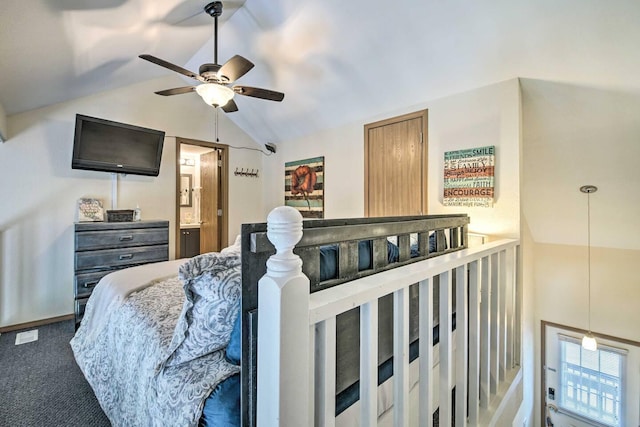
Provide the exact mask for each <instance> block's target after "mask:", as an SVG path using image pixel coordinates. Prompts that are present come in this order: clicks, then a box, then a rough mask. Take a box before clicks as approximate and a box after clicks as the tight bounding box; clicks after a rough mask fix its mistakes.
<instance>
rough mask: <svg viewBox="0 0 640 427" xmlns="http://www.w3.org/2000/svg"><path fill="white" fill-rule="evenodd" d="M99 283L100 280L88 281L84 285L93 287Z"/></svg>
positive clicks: (84, 286)
mask: <svg viewBox="0 0 640 427" xmlns="http://www.w3.org/2000/svg"><path fill="white" fill-rule="evenodd" d="M97 284H98V282H86V283H83V284H82V287H83V288H87V289H88V288H93V287H94V286H95V285H97Z"/></svg>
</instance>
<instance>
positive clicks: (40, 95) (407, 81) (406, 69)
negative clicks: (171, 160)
mask: <svg viewBox="0 0 640 427" xmlns="http://www.w3.org/2000/svg"><path fill="white" fill-rule="evenodd" d="M206 3H207V1H202V0H184V1H180V0H93V1H90V2H89V1H83V0H30V1H3V2H0V105H2V106H3V107H4V109H5V110H6V111H7V114H9V115H11V114H15V113H19V112H22V111H26V110H29V109H33V108H37V107H40V106H44V105H48V104H52V103H56V102H61V101H64V100H68V99H73V98H77V97H80V96H84V95H88V94H91V93H95V92H98V91H104V90H109V89H113V88H116V87H121V86H126V85H129V84H132V83H135V82H139V81H141V80H145V79H150V78H156V77H159V76H166V75H170V74H172V73H171V71H168V70H165V69H163V68H161V67H158V66H155V65H153V64H149V63H148V62H146V61H143V60H141V59H139V58H138V57H137V56H138V54H140V53H149V54H152V55H155V56H158V57H160V58H163V59H166V60H168V61H170V62H173V63H175V64H178V65H182V66H185V67H186V68H188V69H191V70H195V71H197V68H198V66H199V65H200V64H201V63H203V62H211V60H212V57H213V41H212V39H213V20H212V18H211V17H209V16H208V15H206V14H205V13H204V12H203V6H204V5H205V4H206ZM223 3H224V12H223V16H222V19H223V21H225V22H223V23H222V25H221V29H220V33H219V45H220V46H219V49H220V51H219V59H220V62H223V61H225V60H226V59H228V58H230V57H231V56H233V55H234V54H240V55H243V56H245V57H246V58H248V59H250V60H251V61H253V62H254V63H255V64H256V66H255V68H254V69H253V70H251V71H250V72H249V73H248V74H247V75H246V76H244V77H242V78H241V79H240V80H239V81H238V83H239V84H245V85H250V86H258V87H265V88H270V89H275V90H279V91H282V92H285V93H286V97H285V100H284V101H283V102H282V103H281V104H275V103H272V102H268V101H263V100H258V99H251V98H245V97H242V98H241V99H239V100H237V103H238V106H239V108H240V111H239V112H236V113H232V114H230V115H229V117H230V118H231V119H232V120H233V121H234V122H235V123H236V124H238V125H239V126H240V127H241V128H242V129H244V130H245V131H246V132H247V133H248V134H249V135H251V136H252V137H253V138H254V139H256V140H257V141H267V140H269V141H274V142H279V141H286V140H289V139H291V138H294V137H296V136H300V135H303V134H308V133H311V132H314V131H317V130H319V129H324V128H332V127H336V126H339V125H341V124H344V123H348V122H353V121H356V120H359V119H362V118H368V117H371V116H375V115H379V114H383V113H385V112H386V111H393V110H397V109H400V108H406V107H408V106H411V105H414V104H420V103H424V102H425V101H428V100H430V99H435V98H439V97H442V96H446V95H449V94H452V93H457V92H461V91H465V90H469V89H472V88H476V87H480V86H484V85H487V84H491V83H494V82H497V81H502V80H505V79H509V78H513V77H526V78H532V79H540V80H548V81H554V82H561V83H571V84H578V85H582V86H586V87H594V88H610V89H616V90H621V91H629V92H633V93H637V92H638V91H640V49H638V48H637V47H638V46H639V45H640V26H639V25H638V22H640V2H638V1H637V0H618V1H614V2H612V1H601V0H563V1H561V2H559V1H557V0H522V1H513V0H480V1H471V0H450V1H446V2H443V1H435V0H422V1H417V0H398V1H394V2H388V1H382V0H349V1H344V0H246V1H245V0H230V1H224V2H223ZM188 80H189V79H188V78H185V85H187V84H191V83H193V81H188ZM160 89H165V88H164V87H159V88H158V90H160ZM178 96H192V97H194V101H193V102H201V101H199V100H198V97H197V95H194V94H188V95H178ZM160 101H161V99H160V100H159V102H160Z"/></svg>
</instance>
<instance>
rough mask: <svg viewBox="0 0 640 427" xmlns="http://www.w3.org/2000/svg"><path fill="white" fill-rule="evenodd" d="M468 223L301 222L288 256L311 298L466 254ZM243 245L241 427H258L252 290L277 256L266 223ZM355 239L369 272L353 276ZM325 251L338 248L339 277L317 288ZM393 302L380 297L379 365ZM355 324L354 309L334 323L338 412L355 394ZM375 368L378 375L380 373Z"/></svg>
mask: <svg viewBox="0 0 640 427" xmlns="http://www.w3.org/2000/svg"><path fill="white" fill-rule="evenodd" d="M279 209H283V208H279ZM284 209H287V208H284ZM289 209H290V208H289ZM274 212H275V211H274ZM296 213H297V212H296ZM298 215H299V214H298ZM270 217H271V215H270ZM468 224H469V217H468V216H467V215H465V214H459V215H426V216H404V217H387V218H354V219H334V220H311V221H303V222H302V229H303V233H302V238H301V239H300V241H299V242H298V243H297V244H296V245H295V249H294V253H295V254H297V255H298V256H299V257H300V258H301V259H302V271H303V273H304V274H305V275H306V276H307V277H308V279H309V291H310V293H315V292H319V291H322V290H326V289H329V288H333V287H336V286H348V283H347V282H350V281H353V280H356V279H360V278H364V277H367V276H371V275H373V274H378V273H380V272H383V271H387V270H391V269H395V268H398V267H402V266H406V265H408V264H411V263H416V262H420V261H424V260H426V259H430V258H435V257H439V256H442V255H446V254H449V253H452V252H456V251H460V250H462V249H465V248H467V225H468ZM431 233H435V236H436V237H435V238H436V245H435V246H436V250H435V252H429V251H428V249H429V235H430V234H431ZM412 234H417V237H418V256H414V257H413V258H412V257H411V248H410V237H411V235H412ZM390 236H394V237H396V238H397V243H398V245H397V246H398V249H399V260H398V262H394V263H389V262H388V258H387V237H390ZM241 239H242V311H241V315H242V372H241V375H242V387H241V397H242V425H243V426H245V427H247V426H252V427H253V426H256V413H257V408H256V402H257V378H258V375H257V373H258V370H257V360H258V359H257V342H258V341H257V337H258V289H257V286H256V284H257V283H258V281H259V279H260V278H261V277H263V276H264V275H265V273H266V271H267V268H266V264H267V260H268V259H269V257H271V256H272V255H273V254H275V252H276V250H275V248H274V245H273V244H272V243H271V242H270V241H269V238H268V237H267V223H260V224H244V225H243V226H242V236H241ZM359 241H371V242H372V253H371V257H372V264H373V265H372V266H373V268H371V269H369V270H365V271H358V242H359ZM325 245H338V248H339V249H338V254H339V256H338V259H339V262H338V263H337V264H338V276H337V277H336V278H334V279H330V280H327V281H324V282H321V281H320V247H321V246H325ZM412 300H413V302H415V304H414V305H415V309H414V310H413V313H412V314H413V316H414V317H417V314H418V313H417V296H415V295H414V297H413V298H412ZM391 304H393V301H392V299H391V295H389V296H388V297H385V298H382V299H380V303H379V307H380V310H379V313H380V319H379V322H380V325H381V327H380V330H379V345H378V348H379V352H380V355H381V360H382V361H388V360H389V359H390V358H391V355H392V354H393V337H392V333H391V332H392V331H391V330H392V329H393V318H392V311H393V310H392V306H391ZM358 318H359V311H358V309H357V308H356V309H354V310H351V311H347V312H345V313H343V314H341V315H339V316H338V317H337V320H336V358H337V360H336V371H337V379H338V390H337V393H336V394H337V395H338V406H340V399H341V396H340V392H343V394H344V393H346V392H347V389H349V387H351V388H353V387H354V385H355V387H356V389H357V387H358V385H357V379H358V377H359V374H358V372H359V359H358V352H357V347H356V351H353V350H354V345H357V341H358V337H359V326H358V323H359V322H358ZM414 341H415V340H414ZM354 343H355V344H354ZM350 350H351V351H350ZM378 369H379V370H380V367H378ZM356 398H357V396H356ZM342 406H344V404H343V405H342ZM338 411H339V409H336V412H338Z"/></svg>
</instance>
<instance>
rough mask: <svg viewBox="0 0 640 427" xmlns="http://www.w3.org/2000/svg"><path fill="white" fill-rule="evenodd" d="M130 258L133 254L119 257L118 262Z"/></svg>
mask: <svg viewBox="0 0 640 427" xmlns="http://www.w3.org/2000/svg"><path fill="white" fill-rule="evenodd" d="M131 258H133V254H125V255H120V260H124V259H131Z"/></svg>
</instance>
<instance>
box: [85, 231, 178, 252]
mask: <svg viewBox="0 0 640 427" xmlns="http://www.w3.org/2000/svg"><path fill="white" fill-rule="evenodd" d="M75 237H76V242H75V243H76V246H75V247H76V251H90V250H95V249H107V248H123V247H132V246H148V245H162V244H168V243H169V230H168V229H167V228H132V229H126V230H102V231H83V232H77V233H76V235H75Z"/></svg>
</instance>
